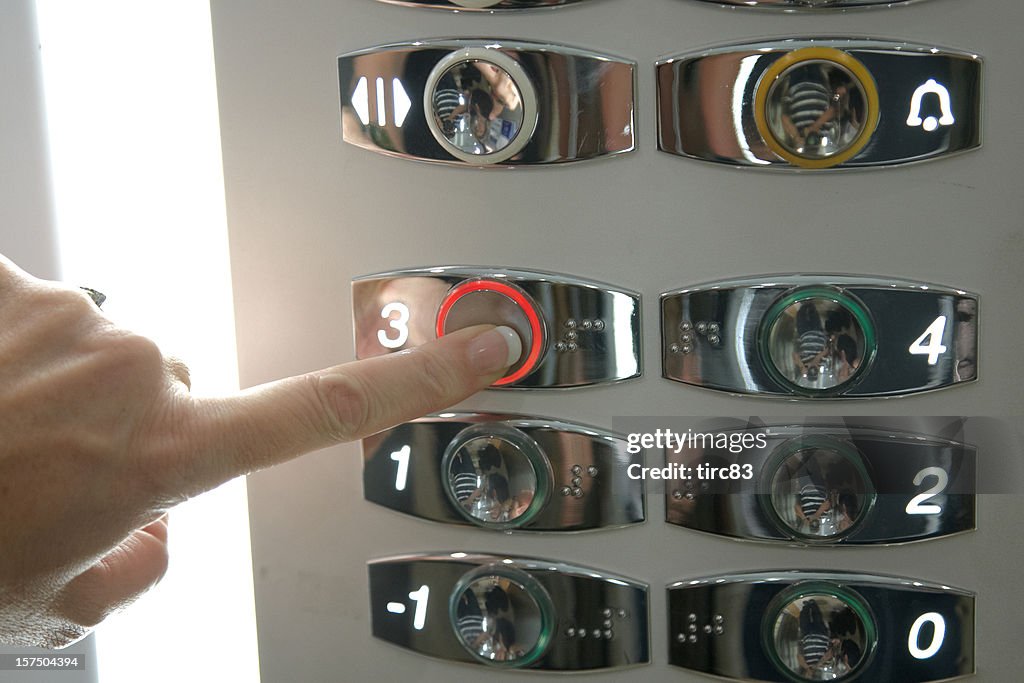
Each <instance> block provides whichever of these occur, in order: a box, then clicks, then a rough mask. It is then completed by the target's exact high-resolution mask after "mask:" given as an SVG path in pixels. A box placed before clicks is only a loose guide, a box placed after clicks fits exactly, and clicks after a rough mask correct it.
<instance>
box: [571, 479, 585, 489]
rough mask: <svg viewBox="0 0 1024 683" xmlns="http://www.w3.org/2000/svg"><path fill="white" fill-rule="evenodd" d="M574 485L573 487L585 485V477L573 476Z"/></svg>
mask: <svg viewBox="0 0 1024 683" xmlns="http://www.w3.org/2000/svg"><path fill="white" fill-rule="evenodd" d="M572 485H573V488H579V487H580V486H582V485H583V478H582V477H573V478H572Z"/></svg>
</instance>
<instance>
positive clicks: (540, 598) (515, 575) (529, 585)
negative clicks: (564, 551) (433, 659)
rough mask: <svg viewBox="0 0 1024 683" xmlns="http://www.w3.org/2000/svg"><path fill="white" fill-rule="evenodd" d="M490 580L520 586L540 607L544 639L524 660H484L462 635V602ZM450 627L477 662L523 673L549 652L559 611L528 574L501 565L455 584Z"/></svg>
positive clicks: (485, 568) (465, 576)
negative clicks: (479, 583)
mask: <svg viewBox="0 0 1024 683" xmlns="http://www.w3.org/2000/svg"><path fill="white" fill-rule="evenodd" d="M488 577H500V578H503V579H508V580H509V581H512V582H513V583H515V584H518V585H519V586H521V587H522V588H523V590H525V591H526V594H527V595H529V596H530V597H531V598H533V601H534V602H535V603H536V604H537V609H538V610H539V611H540V635H539V636H538V637H537V644H536V645H534V646H533V648H532V649H531V650H530V651H529V652H527V653H525V654H524V655H523V656H522V657H519V658H518V659H515V660H513V661H511V662H496V661H494V660H493V659H487V658H486V657H481V656H480V655H479V654H477V653H476V652H474V651H473V650H471V649H470V648H469V646H468V645H467V644H466V643H465V641H463V640H462V637H461V636H460V635H459V631H458V623H459V620H458V607H459V598H460V597H461V596H462V593H463V592H464V591H465V590H466V589H467V588H469V586H470V585H471V584H472V583H474V582H475V581H478V580H480V579H484V578H488ZM448 623H449V624H450V625H451V627H452V632H453V633H454V634H455V639H456V640H457V641H459V644H461V645H462V647H463V648H464V649H465V650H466V652H468V653H469V654H470V655H472V657H473V659H475V660H477V661H478V662H482V663H484V664H486V665H488V666H491V667H495V668H503V669H522V668H524V667H528V666H530V665H531V664H534V663H535V662H536V661H537V660H538V659H540V658H541V657H543V656H544V653H545V652H547V649H548V646H549V645H551V637H552V635H553V634H554V629H555V623H556V620H555V607H554V603H553V602H552V601H551V596H550V595H548V592H547V591H546V590H544V586H542V585H541V584H540V582H539V581H537V579H535V578H533V577H532V576H530V575H529V574H527V573H526V572H524V571H522V570H521V569H516V568H514V567H508V566H505V565H500V564H499V565H487V566H483V567H477V568H476V569H473V570H470V571H469V572H466V573H465V574H463V575H462V578H460V579H459V580H458V582H457V583H456V584H455V587H454V588H452V594H451V596H450V597H449V598H448Z"/></svg>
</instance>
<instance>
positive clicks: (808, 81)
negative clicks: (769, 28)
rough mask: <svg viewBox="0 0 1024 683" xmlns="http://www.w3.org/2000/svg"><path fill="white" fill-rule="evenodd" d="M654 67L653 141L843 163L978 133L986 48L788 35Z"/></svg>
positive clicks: (901, 160)
mask: <svg viewBox="0 0 1024 683" xmlns="http://www.w3.org/2000/svg"><path fill="white" fill-rule="evenodd" d="M743 4H751V3H748V2H746V1H745V0H744V2H743ZM772 4H778V3H774V2H773V3H772ZM799 4H801V5H806V4H808V3H799ZM830 4H832V5H835V4H839V3H830ZM657 77H658V111H659V118H658V148H659V149H660V150H661V151H663V152H668V153H670V154H676V155H679V156H685V157H690V158H694V159H702V160H704V161H713V162H718V163H727V164H733V165H736V166H750V167H768V168H782V169H785V168H789V169H840V168H863V167H871V166H892V165H896V164H906V163H911V162H917V161H924V160H926V159H934V158H937V157H942V156H945V155H948V154H952V153H955V152H962V151H965V150H969V149H974V148H976V147H978V146H979V145H980V144H981V134H980V131H981V116H980V107H981V59H980V58H979V57H978V56H977V55H973V54H968V53H962V52H956V51H951V50H946V49H941V48H937V47H933V46H929V45H911V44H907V43H896V42H891V43H888V42H880V41H870V40H833V39H824V40H804V39H799V40H798V39H790V40H778V41H773V42H765V43H752V44H746V45H727V46H723V47H719V48H714V49H711V50H707V51H704V52H700V53H695V54H685V55H679V56H676V57H672V58H670V59H666V60H663V61H661V62H659V63H658V65H657Z"/></svg>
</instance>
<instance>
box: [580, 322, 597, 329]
mask: <svg viewBox="0 0 1024 683" xmlns="http://www.w3.org/2000/svg"><path fill="white" fill-rule="evenodd" d="M593 326H594V323H592V322H590V321H589V320H584V321H583V322H581V323H580V327H582V328H583V329H584V330H589V329H590V328H592V327H593Z"/></svg>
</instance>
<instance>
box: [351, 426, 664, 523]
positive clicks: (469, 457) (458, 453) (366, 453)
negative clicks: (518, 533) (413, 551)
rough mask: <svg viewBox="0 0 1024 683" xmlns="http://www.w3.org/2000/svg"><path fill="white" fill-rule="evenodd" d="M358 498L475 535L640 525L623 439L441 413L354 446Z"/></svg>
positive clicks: (637, 493)
mask: <svg viewBox="0 0 1024 683" xmlns="http://www.w3.org/2000/svg"><path fill="white" fill-rule="evenodd" d="M363 457H364V466H363V493H364V495H365V497H366V499H367V500H370V501H372V502H374V503H378V504H380V505H383V506H385V507H389V508H391V509H393V510H397V511H399V512H404V513H406V514H409V515H413V516H416V517H420V518H423V519H429V520H432V521H437V522H447V523H450V524H473V525H476V526H478V527H481V528H484V529H499V530H513V529H516V530H524V531H583V530H588V529H598V528H605V527H615V526H624V525H628V524H636V523H639V522H643V521H644V506H645V501H644V496H643V482H641V481H639V480H634V479H630V478H629V477H628V476H627V471H628V469H629V466H630V464H632V463H633V462H641V459H640V457H639V456H631V455H630V454H629V453H628V451H627V444H626V441H625V439H623V438H622V437H620V436H617V435H615V434H612V433H609V432H605V431H603V430H600V429H596V428H593V427H584V426H581V425H575V424H570V423H567V422H563V421H560V420H551V419H544V418H537V417H525V416H515V415H496V414H487V413H444V414H442V415H436V416H428V417H425V418H422V419H419V420H416V421H414V422H408V423H405V424H402V425H398V426H397V427H394V428H392V429H389V430H386V431H383V432H380V433H379V434H375V435H373V436H370V437H367V438H365V439H363Z"/></svg>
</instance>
